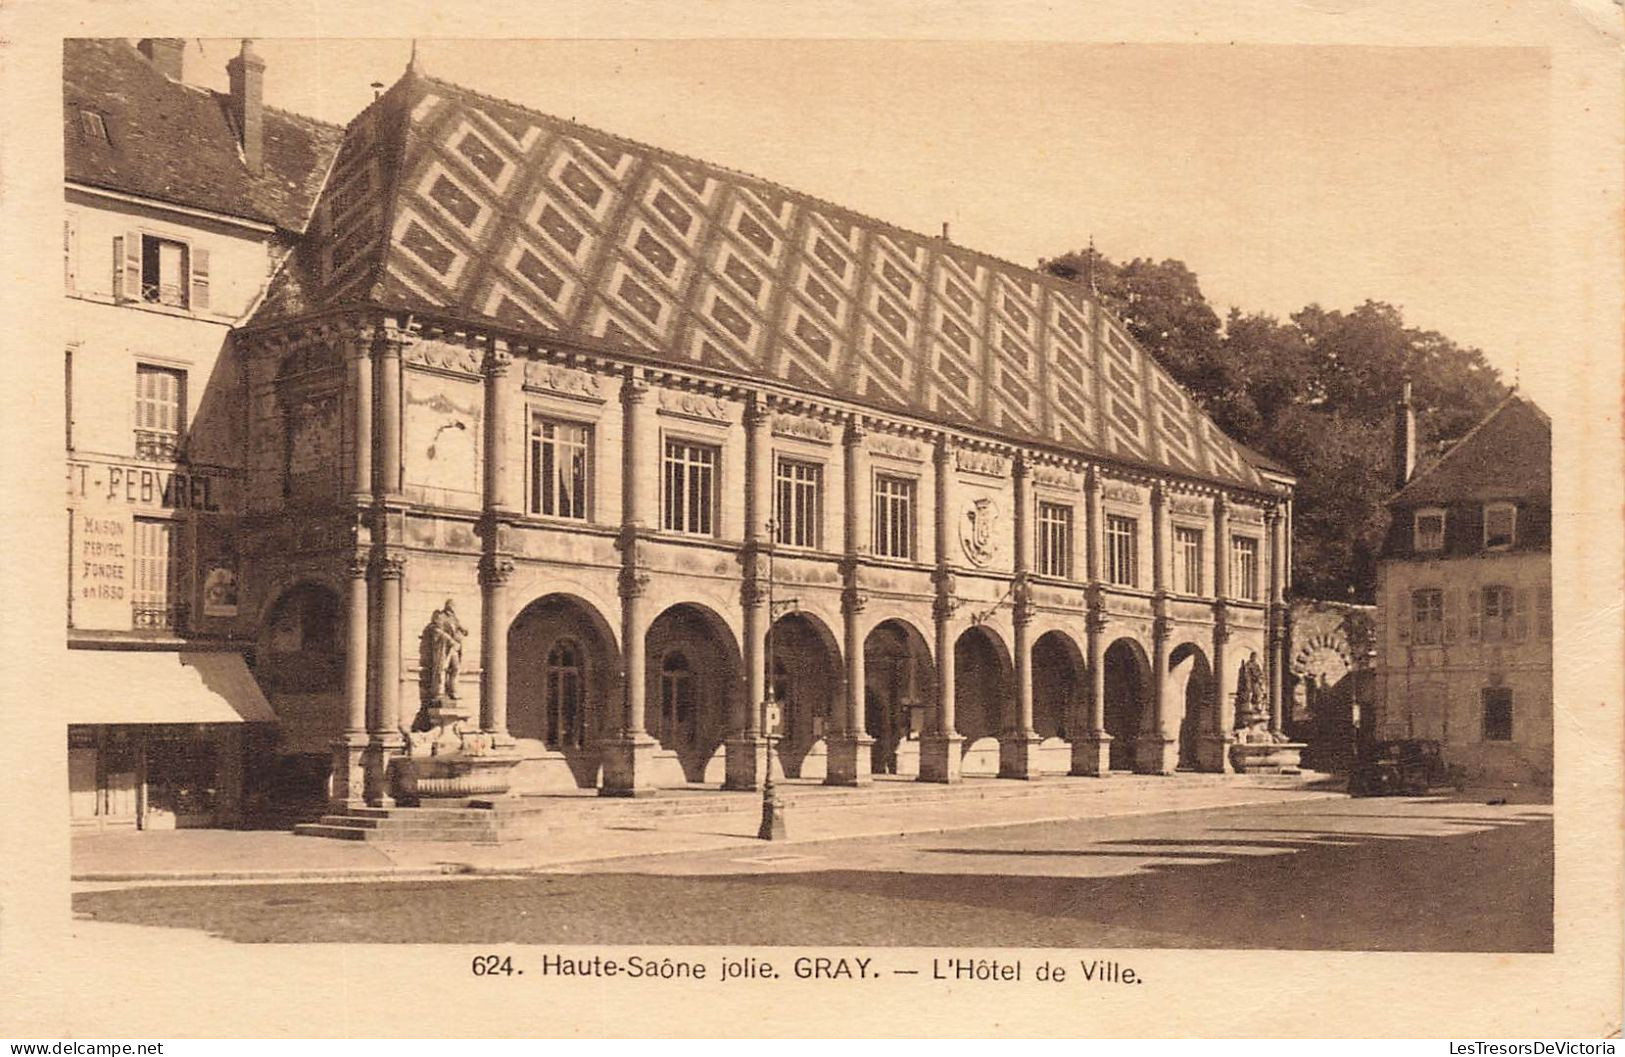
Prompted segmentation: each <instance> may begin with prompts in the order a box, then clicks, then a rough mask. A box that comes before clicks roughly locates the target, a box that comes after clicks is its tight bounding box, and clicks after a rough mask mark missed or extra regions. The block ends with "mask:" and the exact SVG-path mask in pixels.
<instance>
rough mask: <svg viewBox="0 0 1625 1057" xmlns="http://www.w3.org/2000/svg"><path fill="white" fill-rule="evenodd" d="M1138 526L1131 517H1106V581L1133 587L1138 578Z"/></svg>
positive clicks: (1110, 515) (1113, 515)
mask: <svg viewBox="0 0 1625 1057" xmlns="http://www.w3.org/2000/svg"><path fill="white" fill-rule="evenodd" d="M1139 534H1140V525H1139V522H1137V521H1135V520H1134V519H1133V518H1131V517H1121V516H1119V515H1117V514H1107V515H1106V581H1107V582H1108V583H1114V584H1118V585H1120V586H1123V587H1134V586H1136V585H1137V584H1138V583H1139V576H1140V570H1139V565H1140V555H1139V548H1140V541H1139Z"/></svg>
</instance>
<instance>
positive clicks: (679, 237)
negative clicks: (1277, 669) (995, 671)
mask: <svg viewBox="0 0 1625 1057" xmlns="http://www.w3.org/2000/svg"><path fill="white" fill-rule="evenodd" d="M311 231H312V235H311V236H310V237H309V238H307V239H306V240H305V241H304V244H303V245H302V246H301V247H300V249H299V250H298V252H296V253H295V254H294V255H293V257H292V258H291V259H290V261H289V263H288V265H287V266H285V267H284V268H283V269H282V270H281V271H280V272H279V273H278V275H277V276H276V278H275V279H274V280H273V282H272V285H271V289H270V291H269V292H268V294H267V297H266V300H265V303H264V304H263V305H262V307H261V309H260V311H259V312H258V313H257V315H256V317H255V320H254V321H253V322H252V324H251V325H252V326H262V325H269V324H271V323H274V322H276V321H279V320H283V319H290V318H294V317H298V316H302V315H306V314H310V313H315V312H321V311H325V310H329V309H335V308H341V307H346V306H351V305H360V304H369V305H377V306H382V307H386V308H391V309H399V310H402V311H409V312H417V313H423V314H425V315H439V316H441V317H445V318H450V319H453V320H462V321H474V322H485V323H487V324H488V325H496V326H501V327H507V328H509V329H511V330H514V331H518V332H521V333H524V334H531V335H537V336H538V337H539V338H543V339H545V338H546V337H550V336H551V337H557V338H561V339H566V340H574V341H577V342H580V343H581V344H582V345H584V346H587V347H593V346H595V345H596V346H601V347H604V348H606V349H607V350H614V349H622V350H626V351H628V352H630V353H633V354H636V355H640V356H644V357H649V358H653V359H657V360H670V361H674V362H675V363H677V364H685V365H690V366H704V367H709V368H713V369H716V370H719V371H722V372H731V373H734V374H738V375H741V376H745V377H766V378H772V379H779V380H783V381H784V382H786V383H787V384H790V385H793V386H796V387H798V388H801V389H804V390H806V391H809V392H813V393H827V394H830V395H832V396H836V397H839V398H842V399H849V400H855V401H858V402H861V403H864V404H867V405H869V406H871V407H875V408H878V409H881V410H883V411H905V412H910V413H914V414H918V415H922V416H927V417H930V418H932V419H935V420H938V421H942V422H944V423H948V424H961V425H969V426H974V427H977V428H981V429H985V430H987V431H989V432H993V433H996V434H1000V435H1007V436H1009V437H1011V438H1012V439H1014V440H1026V441H1029V442H1030V441H1033V440H1038V441H1042V442H1046V443H1050V444H1053V445H1055V446H1057V447H1060V448H1064V449H1072V450H1076V451H1079V452H1083V453H1088V454H1095V455H1102V456H1109V457H1112V458H1114V459H1116V460H1119V461H1122V462H1124V463H1128V464H1138V465H1142V466H1145V467H1148V468H1154V469H1163V470H1171V471H1174V472H1178V473H1181V474H1185V475H1189V476H1192V477H1196V478H1205V479H1209V480H1215V481H1219V482H1224V483H1229V484H1240V485H1243V486H1246V487H1249V488H1253V489H1263V488H1265V487H1267V486H1266V485H1265V484H1264V482H1263V481H1262V479H1261V478H1260V476H1259V474H1258V471H1257V469H1256V468H1255V461H1254V459H1255V457H1256V456H1255V455H1249V454H1248V453H1247V452H1245V451H1243V450H1242V448H1241V447H1240V446H1238V445H1237V444H1236V443H1235V442H1234V441H1232V440H1231V439H1230V438H1229V437H1227V436H1225V435H1224V434H1223V433H1222V432H1221V431H1220V430H1219V428H1218V427H1217V426H1216V425H1214V424H1213V422H1212V420H1210V419H1209V418H1208V417H1207V416H1206V415H1205V414H1204V413H1203V412H1202V410H1201V409H1200V407H1199V406H1198V405H1197V403H1196V401H1195V400H1194V399H1193V398H1192V397H1191V396H1190V394H1188V393H1187V392H1185V390H1183V389H1182V388H1181V387H1180V386H1179V385H1177V384H1176V383H1175V382H1174V381H1173V379H1172V377H1171V376H1170V375H1169V374H1168V373H1167V372H1166V371H1165V370H1163V368H1162V367H1161V366H1159V365H1158V364H1157V363H1156V362H1155V361H1154V360H1153V358H1152V357H1151V356H1150V355H1148V354H1147V353H1146V352H1145V351H1144V350H1143V349H1142V348H1141V347H1140V346H1139V345H1138V344H1136V343H1135V341H1134V340H1133V339H1132V338H1131V337H1130V336H1129V334H1128V331H1127V330H1126V329H1125V328H1124V327H1123V325H1122V323H1121V322H1120V321H1118V320H1117V319H1116V318H1114V317H1113V316H1112V315H1111V314H1110V313H1108V312H1106V311H1104V310H1102V308H1101V307H1100V305H1099V303H1098V302H1097V301H1096V300H1095V299H1094V298H1093V297H1092V296H1091V294H1090V292H1089V291H1088V290H1087V289H1086V288H1084V287H1082V286H1080V285H1079V284H1076V283H1070V282H1066V281H1065V280H1062V279H1059V278H1056V277H1054V276H1049V275H1044V274H1041V273H1039V272H1036V271H1034V270H1032V269H1029V268H1024V267H1021V266H1019V265H1016V264H1012V263H1010V262H1008V261H1003V260H1000V259H998V258H996V257H992V256H989V255H988V254H984V253H978V252H976V251H974V250H971V249H967V248H965V247H962V246H959V245H955V244H953V243H950V242H948V241H947V240H945V239H939V238H932V237H928V236H925V235H919V234H915V233H913V232H909V231H905V230H903V229H901V228H898V227H895V226H893V225H890V224H887V223H884V222H882V221H878V220H875V219H873V218H870V217H866V216H863V215H862V214H859V213H857V212H854V211H852V210H850V209H846V208H843V207H841V206H838V205H834V204H832V203H830V202H826V201H823V200H821V199H818V198H814V197H812V196H809V195H805V194H801V193H799V192H796V191H792V190H790V189H788V188H785V187H782V186H780V185H778V184H775V183H771V182H769V181H767V180H763V179H760V178H757V177H754V176H748V175H745V174H743V173H739V172H736V171H733V170H731V169H727V168H724V167H722V166H719V165H715V164H712V163H709V162H704V161H699V160H696V159H693V158H688V157H684V156H682V155H678V154H674V153H672V152H670V151H666V150H661V149H659V148H655V147H649V146H646V145H643V144H639V143H634V142H632V141H630V140H626V139H623V138H621V137H619V136H615V135H611V134H609V133H605V132H600V131H596V130H594V129H590V128H586V127H584V126H581V125H578V124H576V123H574V122H571V121H566V120H562V119H560V118H556V117H549V116H547V115H545V114H540V113H537V112H536V111H533V110H530V109H527V108H525V107H522V106H519V105H517V104H514V103H510V102H507V101H505V100H500V99H495V98H492V97H489V96H485V95H481V94H479V93H476V92H473V91H469V90H467V89H464V88H461V87H459V86H457V85H453V84H449V83H446V82H444V81H440V80H438V79H435V78H432V77H428V76H425V75H423V74H422V73H421V72H418V71H416V70H412V69H409V70H408V71H407V73H406V74H405V75H404V76H403V77H402V78H401V79H400V80H399V81H397V82H396V83H395V84H394V85H393V86H392V87H391V88H390V89H389V90H388V91H387V92H385V93H384V94H383V96H382V97H380V98H379V99H378V100H376V101H375V102H373V103H372V104H371V105H370V106H369V107H367V109H366V110H364V111H362V112H361V114H359V115H358V116H357V117H356V118H355V120H353V121H352V122H351V123H350V125H349V126H348V127H347V128H346V130H345V136H344V143H343V145H342V147H341V148H340V150H339V155H338V158H337V160H336V161H335V162H334V165H333V172H332V176H331V178H330V179H329V181H328V183H327V185H326V188H325V189H324V191H323V193H322V196H321V200H320V202H319V203H318V205H317V211H316V217H315V219H314V221H313V222H312V225H311Z"/></svg>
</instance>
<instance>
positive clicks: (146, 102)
mask: <svg viewBox="0 0 1625 1057" xmlns="http://www.w3.org/2000/svg"><path fill="white" fill-rule="evenodd" d="M62 102H63V110H62V120H63V147H64V152H65V158H64V161H65V165H66V174H67V178H68V179H69V180H71V181H74V182H76V183H82V184H89V185H91V186H95V187H102V188H106V189H108V190H113V191H122V192H125V193H127V194H133V195H140V196H141V197H144V198H152V199H157V200H159V201H162V202H168V203H171V204H174V205H182V206H191V207H193V208H197V209H206V210H210V211H212V212H216V213H223V214H226V215H228V216H235V217H242V218H244V219H248V220H257V221H261V222H264V223H268V224H274V225H275V226H277V227H279V228H282V229H283V230H285V231H292V232H302V231H304V230H305V224H306V222H307V221H308V220H309V218H310V211H311V207H312V206H313V205H314V204H315V201H316V197H317V195H318V193H319V192H320V190H321V186H322V181H323V179H324V178H325V177H326V175H327V169H328V166H329V165H330V164H331V162H332V160H333V155H334V154H335V152H336V151H337V149H338V144H339V139H340V137H341V136H342V135H343V130H342V129H339V128H337V127H335V126H332V125H328V124H326V123H324V122H320V121H316V120H314V119H312V118H307V117H301V116H299V115H297V114H290V113H287V112H286V111H282V110H277V109H274V108H271V107H267V108H266V110H265V119H264V126H263V127H264V136H265V154H264V167H263V170H262V171H261V172H260V173H258V174H256V173H251V172H249V171H248V168H247V166H246V165H244V163H243V158H242V151H241V148H240V147H239V145H238V142H237V134H236V132H235V130H234V129H233V128H232V125H231V119H230V118H229V117H228V116H227V115H228V113H229V106H228V98H227V97H226V96H225V95H223V94H221V93H218V92H211V91H208V90H206V89H202V88H197V87H195V86H192V85H186V84H181V83H178V82H176V81H172V80H170V79H169V78H168V77H165V76H164V75H163V74H161V73H159V72H158V70H157V69H156V68H155V67H154V66H153V65H152V63H150V62H148V61H147V59H146V58H145V57H144V56H143V55H142V54H141V53H140V52H139V51H137V50H136V49H135V47H134V45H132V44H130V43H129V42H128V41H125V40H66V41H64V42H63V49H62ZM81 112H89V113H92V114H96V115H99V116H100V117H101V119H102V123H103V124H104V126H105V127H106V130H107V137H106V138H105V139H102V138H101V137H100V136H98V135H94V134H92V133H91V132H90V131H89V130H88V129H87V128H86V126H85V122H84V120H83V119H82V118H81V116H80V115H81Z"/></svg>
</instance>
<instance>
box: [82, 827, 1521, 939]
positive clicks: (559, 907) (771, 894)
mask: <svg viewBox="0 0 1625 1057" xmlns="http://www.w3.org/2000/svg"><path fill="white" fill-rule="evenodd" d="M1552 861H1553V859H1552V825H1551V811H1550V808H1549V807H1546V806H1543V805H1530V804H1486V803H1484V802H1483V801H1482V800H1469V799H1464V798H1442V797H1435V798H1411V799H1397V798H1396V799H1383V800H1347V799H1343V798H1332V799H1316V800H1307V799H1301V798H1300V799H1298V800H1296V801H1293V800H1290V799H1288V798H1284V797H1283V798H1281V800H1280V801H1279V802H1275V803H1263V804H1251V805H1247V806H1224V807H1212V808H1206V809H1199V810H1190V811H1183V812H1177V813H1162V814H1155V815H1139V816H1130V815H1116V816H1110V817H1097V818H1084V819H1074V820H1068V821H1058V822H1045V823H1035V824H1027V825H1012V826H1001V827H991V828H989V827H983V828H975V829H960V830H955V831H952V832H937V833H917V834H913V835H909V836H902V837H898V836H891V837H885V838H880V837H863V838H854V839H847V840H840V841H829V842H822V843H808V844H799V845H797V844H792V845H766V844H750V845H741V844H737V843H736V844H732V845H730V846H726V847H721V848H707V849H702V850H696V851H687V852H685V851H678V852H672V853H668V854H663V855H658V856H644V857H635V856H634V857H623V858H618V859H615V860H613V861H610V862H599V863H593V864H586V863H582V864H575V865H568V864H558V865H555V866H553V867H550V868H548V870H547V872H543V873H539V874H534V875H530V876H512V877H483V878H468V879H464V880H460V881H457V882H452V883H448V882H446V881H439V880H437V881H413V880H402V881H398V882H397V883H394V884H390V885H383V886H381V885H377V884H360V883H329V884H238V885H190V886H165V887H131V888H122V889H116V890H103V891H81V892H79V893H78V894H77V895H76V896H75V898H74V907H75V910H76V911H77V912H78V915H79V917H80V918H81V920H82V921H86V922H92V921H93V922H120V923H129V924H144V925H164V926H171V927H175V928H184V929H199V930H203V931H205V932H207V933H210V934H213V935H216V936H221V937H224V938H227V939H232V940H237V941H241V942H268V941H275V942H352V941H373V942H419V943H422V942H430V943H433V942H463V943H558V944H563V943H574V944H730V945H738V944H749V945H785V944H796V945H833V944H843V945H846V944H850V945H865V946H929V947H938V946H960V945H966V946H1011V947H1130V948H1133V947H1236V948H1246V947H1255V948H1283V949H1341V950H1411V951H1546V950H1550V949H1551V944H1552ZM1397 893H1403V894H1404V898H1396V894H1397ZM403 922H407V923H410V924H408V925H406V926H404V927H403ZM90 927H91V929H92V930H93V929H94V926H90Z"/></svg>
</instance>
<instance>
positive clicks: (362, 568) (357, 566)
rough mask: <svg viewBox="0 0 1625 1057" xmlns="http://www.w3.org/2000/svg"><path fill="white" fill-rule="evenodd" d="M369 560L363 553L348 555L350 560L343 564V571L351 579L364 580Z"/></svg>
mask: <svg viewBox="0 0 1625 1057" xmlns="http://www.w3.org/2000/svg"><path fill="white" fill-rule="evenodd" d="M370 564H371V562H370V560H369V558H368V556H367V555H366V554H365V553H357V554H352V555H350V560H349V561H347V562H345V564H344V572H345V574H346V575H347V576H349V578H350V579H352V580H364V579H366V577H367V566H368V565H370Z"/></svg>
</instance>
